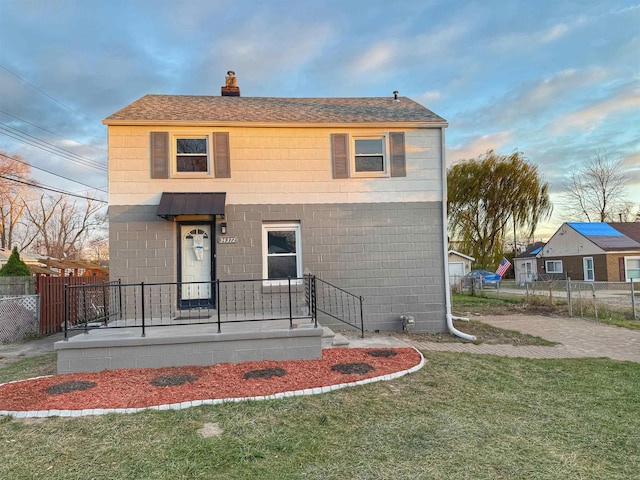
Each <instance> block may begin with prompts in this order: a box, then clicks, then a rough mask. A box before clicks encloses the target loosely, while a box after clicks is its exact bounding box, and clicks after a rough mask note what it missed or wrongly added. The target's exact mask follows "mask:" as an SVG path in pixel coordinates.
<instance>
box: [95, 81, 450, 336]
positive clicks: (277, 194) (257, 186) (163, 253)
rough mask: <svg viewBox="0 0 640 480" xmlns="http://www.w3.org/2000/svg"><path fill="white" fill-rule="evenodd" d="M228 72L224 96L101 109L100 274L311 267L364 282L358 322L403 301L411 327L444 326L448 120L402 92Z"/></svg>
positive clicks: (136, 277) (232, 276)
mask: <svg viewBox="0 0 640 480" xmlns="http://www.w3.org/2000/svg"><path fill="white" fill-rule="evenodd" d="M226 83H227V84H226V86H225V87H222V96H219V97H215V96H179V95H147V96H145V97H142V98H141V99H139V100H137V101H135V102H133V103H132V104H130V105H128V106H126V107H125V108H123V109H122V110H120V111H118V112H116V113H114V114H113V115H111V116H110V117H108V118H107V119H105V120H104V123H105V124H106V125H108V136H109V238H110V276H111V278H112V279H122V281H123V282H141V281H144V282H179V281H188V280H196V281H210V280H215V279H220V280H240V279H262V278H264V279H271V280H272V281H274V282H277V281H278V280H276V279H281V278H283V277H287V276H291V277H300V276H302V275H303V272H304V271H305V270H308V271H310V272H312V273H313V274H315V275H317V276H319V277H320V278H322V279H323V280H325V281H329V282H331V283H333V284H335V285H337V286H339V287H341V288H344V289H346V290H349V291H351V292H353V293H355V294H357V295H362V296H363V297H364V313H365V326H366V328H367V329H370V330H374V329H398V328H399V327H400V326H401V324H400V321H399V316H400V315H402V314H409V315H412V316H414V317H415V321H416V327H415V329H416V330H422V331H443V330H445V329H446V320H445V303H446V302H445V286H446V282H445V280H444V278H445V267H446V264H445V262H446V258H445V252H446V250H445V248H446V247H445V245H444V241H445V240H446V235H445V234H444V232H446V224H445V221H446V218H445V219H444V220H443V217H444V208H443V207H444V202H443V200H444V191H445V187H446V183H445V180H446V177H445V175H446V169H445V159H444V129H445V128H446V127H447V122H446V121H445V120H444V119H442V118H441V117H439V116H438V115H436V114H434V113H433V112H431V111H429V110H428V109H426V108H425V107H423V106H422V105H420V104H418V103H416V102H414V101H413V100H411V99H409V98H405V97H397V95H396V96H395V98H394V96H389V97H388V98H387V97H384V98H267V97H264V98H263V97H241V96H240V90H239V88H238V87H237V84H236V79H235V76H234V75H233V72H229V76H228V77H227V82H226ZM190 295H191V294H189V293H188V292H187V293H185V292H184V291H183V292H182V296H181V297H180V298H178V299H177V304H178V308H183V309H187V308H189V307H190V305H191V304H192V303H193V300H194V298H193V297H192V296H190ZM200 295H201V294H200ZM207 295H208V296H209V297H210V298H207V299H204V300H205V301H208V302H210V304H214V303H215V295H214V293H213V292H208V293H207ZM195 300H198V298H196V299H195ZM214 306H215V305H214Z"/></svg>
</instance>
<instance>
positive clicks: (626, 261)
mask: <svg viewBox="0 0 640 480" xmlns="http://www.w3.org/2000/svg"><path fill="white" fill-rule="evenodd" d="M629 260H637V261H640V256H634V257H624V279H625V281H627V282H631V277H630V276H629ZM633 270H635V268H634V269H633ZM633 278H634V280H638V281H639V282H640V277H638V278H637V279H636V277H633Z"/></svg>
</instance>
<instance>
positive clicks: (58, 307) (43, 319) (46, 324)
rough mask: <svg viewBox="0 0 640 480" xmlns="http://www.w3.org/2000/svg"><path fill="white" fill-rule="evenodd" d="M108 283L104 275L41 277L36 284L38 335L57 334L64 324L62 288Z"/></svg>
mask: <svg viewBox="0 0 640 480" xmlns="http://www.w3.org/2000/svg"><path fill="white" fill-rule="evenodd" d="M108 281H109V277H108V276H106V275H97V276H93V277H41V278H40V280H39V284H38V290H39V293H40V334H41V335H48V334H51V333H56V332H59V331H60V330H61V329H62V325H63V324H64V286H65V285H94V284H96V283H105V282H108Z"/></svg>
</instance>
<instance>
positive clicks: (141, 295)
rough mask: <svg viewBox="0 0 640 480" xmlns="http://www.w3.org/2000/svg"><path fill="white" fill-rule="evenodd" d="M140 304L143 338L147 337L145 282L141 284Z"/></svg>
mask: <svg viewBox="0 0 640 480" xmlns="http://www.w3.org/2000/svg"><path fill="white" fill-rule="evenodd" d="M140 304H141V309H140V311H141V312H142V336H143V337H146V335H147V334H146V331H145V323H144V322H145V318H144V317H145V315H144V282H142V283H141V284H140Z"/></svg>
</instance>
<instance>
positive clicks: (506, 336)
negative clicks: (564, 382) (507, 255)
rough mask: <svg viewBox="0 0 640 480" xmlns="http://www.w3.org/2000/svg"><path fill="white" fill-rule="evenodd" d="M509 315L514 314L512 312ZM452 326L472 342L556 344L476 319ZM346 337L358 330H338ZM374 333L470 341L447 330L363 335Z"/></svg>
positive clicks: (409, 340)
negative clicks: (470, 336)
mask: <svg viewBox="0 0 640 480" xmlns="http://www.w3.org/2000/svg"><path fill="white" fill-rule="evenodd" d="M511 315H514V314H513V312H512V313H511ZM518 318H519V319H520V318H521V319H522V321H523V322H526V318H527V316H526V315H522V316H520V315H518ZM453 326H454V327H456V328H457V329H458V330H460V331H461V332H464V333H468V334H469V335H474V336H475V337H476V341H475V342H473V343H477V344H487V345H541V346H553V345H557V343H555V342H550V341H548V340H545V339H543V338H540V337H535V336H533V335H527V334H526V333H520V332H517V331H515V330H505V329H502V328H498V327H494V326H491V325H489V324H486V323H482V322H479V321H477V320H470V321H469V322H465V321H456V320H454V322H453ZM340 333H341V334H342V335H344V336H346V337H347V338H358V337H359V333H358V332H352V331H343V332H340ZM374 335H387V336H390V337H395V338H397V339H398V340H403V341H405V342H406V343H409V344H412V343H413V342H436V343H471V342H469V340H465V339H463V338H460V337H457V336H455V335H453V334H451V333H449V332H442V333H419V332H391V331H382V332H379V333H375V334H374V333H372V332H365V337H372V336H374Z"/></svg>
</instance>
